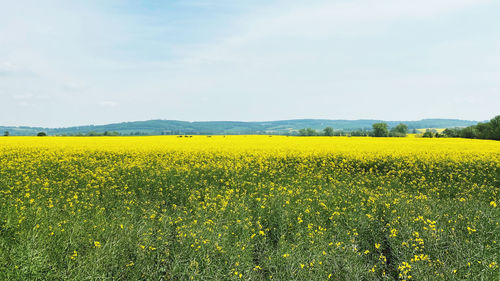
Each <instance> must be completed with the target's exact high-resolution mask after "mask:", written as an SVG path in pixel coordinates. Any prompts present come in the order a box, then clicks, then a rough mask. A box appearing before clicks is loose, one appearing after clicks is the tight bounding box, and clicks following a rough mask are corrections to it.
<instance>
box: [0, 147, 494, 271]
mask: <svg viewBox="0 0 500 281" xmlns="http://www.w3.org/2000/svg"><path fill="white" fill-rule="evenodd" d="M11 139H12V140H9V141H8V142H7V141H4V140H2V141H3V142H2V143H1V144H2V146H0V156H1V157H0V280H450V279H451V280H495V279H497V278H498V276H499V267H498V263H499V260H498V259H499V253H500V247H499V246H498V240H499V236H500V231H499V230H500V229H499V224H498V223H499V221H500V213H499V210H498V207H497V204H498V190H499V189H498V188H499V179H500V174H499V171H500V161H499V153H498V151H500V150H497V148H499V144H498V142H493V141H481V140H456V139H455V140H441V139H434V140H427V139H415V138H413V139H375V138H286V137H273V138H269V137H247V138H245V137H227V138H223V137H213V138H205V137H194V138H193V139H177V138H172V137H163V138H148V137H144V138H103V139H78V138H47V139H44V140H42V141H40V140H38V139H36V138H11ZM376 147H378V148H379V149H378V150H376V149H375V148H376ZM439 152H441V153H439Z"/></svg>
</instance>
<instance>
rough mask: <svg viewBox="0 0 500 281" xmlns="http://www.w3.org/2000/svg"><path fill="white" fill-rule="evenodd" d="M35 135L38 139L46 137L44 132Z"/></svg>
mask: <svg viewBox="0 0 500 281" xmlns="http://www.w3.org/2000/svg"><path fill="white" fill-rule="evenodd" d="M36 135H37V136H38V137H45V136H46V135H47V133H45V132H38V133H37V134H36Z"/></svg>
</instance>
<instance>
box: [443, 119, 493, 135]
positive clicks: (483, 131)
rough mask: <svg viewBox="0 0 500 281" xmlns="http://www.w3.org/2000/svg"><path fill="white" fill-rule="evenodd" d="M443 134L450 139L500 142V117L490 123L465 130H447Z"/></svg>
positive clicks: (479, 124)
mask: <svg viewBox="0 0 500 281" xmlns="http://www.w3.org/2000/svg"><path fill="white" fill-rule="evenodd" d="M442 134H443V135H444V136H446V137H450V138H468V139H490V140H500V115H497V116H495V117H493V118H492V119H491V120H490V121H489V122H485V123H478V124H477V125H473V126H469V127H465V128H450V129H446V130H444V131H443V133H442Z"/></svg>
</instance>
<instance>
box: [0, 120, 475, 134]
mask: <svg viewBox="0 0 500 281" xmlns="http://www.w3.org/2000/svg"><path fill="white" fill-rule="evenodd" d="M377 122H380V120H326V119H299V120H281V121H266V122H232V121H213V122H186V121H176V120H149V121H135V122H123V123H116V124H107V125H95V126H94V125H88V126H77V127H68V128H40V127H6V126H4V127H2V126H0V130H1V131H5V130H8V131H9V132H10V133H11V134H12V135H16V136H22V135H24V136H28V135H30V136H32V135H36V133H37V132H40V131H44V132H46V133H47V134H49V135H87V133H89V132H104V131H109V132H113V131H116V132H118V133H120V134H121V135H184V134H189V135H200V134H201V135H203V134H205V135H211V134H216V135H224V134H234V135H238V134H282V135H290V134H293V133H294V132H296V131H297V130H299V129H300V128H312V129H315V130H323V128H325V127H332V128H335V130H336V131H335V134H336V135H337V134H340V133H338V132H340V131H344V133H343V135H346V133H345V132H351V131H358V132H359V131H361V132H362V131H366V130H370V129H371V128H372V124H373V123H377ZM386 123H387V125H388V126H389V127H390V128H393V127H395V126H397V125H398V124H399V123H401V121H387V122H386ZM405 124H406V125H407V126H408V128H409V129H410V130H411V129H415V128H451V127H465V126H470V125H475V124H477V122H474V121H466V120H456V119H423V120H420V121H405ZM0 125H1V124H0Z"/></svg>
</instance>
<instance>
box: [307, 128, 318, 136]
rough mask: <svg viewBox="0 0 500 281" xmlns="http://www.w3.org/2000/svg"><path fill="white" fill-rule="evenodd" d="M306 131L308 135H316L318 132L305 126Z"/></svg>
mask: <svg viewBox="0 0 500 281" xmlns="http://www.w3.org/2000/svg"><path fill="white" fill-rule="evenodd" d="M306 132H307V135H308V136H316V135H317V134H318V133H317V132H316V130H314V129H312V128H307V129H306Z"/></svg>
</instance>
